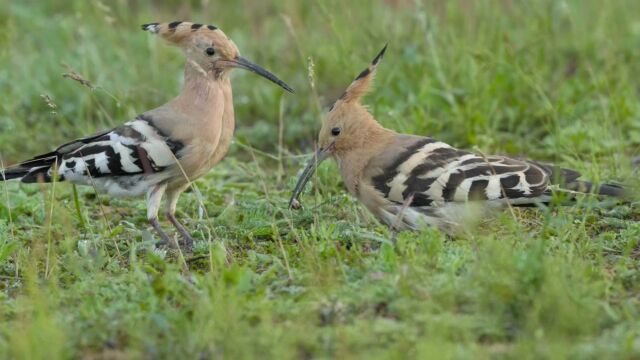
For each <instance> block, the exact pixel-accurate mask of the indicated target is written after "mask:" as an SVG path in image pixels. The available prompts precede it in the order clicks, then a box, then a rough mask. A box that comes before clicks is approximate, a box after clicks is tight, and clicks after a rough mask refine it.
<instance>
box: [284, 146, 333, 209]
mask: <svg viewBox="0 0 640 360" xmlns="http://www.w3.org/2000/svg"><path fill="white" fill-rule="evenodd" d="M333 148H334V144H333V143H332V144H331V145H329V146H328V147H327V148H326V149H318V151H316V153H315V154H314V155H313V157H312V158H311V159H310V160H309V162H308V163H307V166H306V167H305V168H304V170H303V171H302V174H300V177H299V178H298V182H297V183H296V187H295V188H294V189H293V194H291V199H289V209H291V208H292V207H294V203H296V202H297V201H298V196H300V193H301V192H302V190H304V187H305V185H307V183H308V182H309V180H310V179H311V177H312V176H313V173H314V172H315V171H316V169H317V168H318V165H320V163H321V162H323V161H324V160H325V159H326V158H328V157H329V156H331V153H332V152H333Z"/></svg>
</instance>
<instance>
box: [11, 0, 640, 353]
mask: <svg viewBox="0 0 640 360" xmlns="http://www.w3.org/2000/svg"><path fill="white" fill-rule="evenodd" d="M0 12H1V13H3V14H5V15H4V16H3V17H2V21H1V22H0V63H1V64H2V66H1V67H0V91H1V92H2V94H3V100H2V102H1V103H0V159H1V160H2V162H3V163H4V164H10V163H15V162H16V161H19V160H21V159H23V158H26V157H29V156H32V155H36V154H38V153H40V152H44V151H48V150H50V149H51V148H52V147H53V146H55V145H57V144H59V143H62V142H64V141H67V140H70V139H73V138H74V137H78V136H82V135H86V134H88V133H92V132H94V131H97V130H100V129H104V128H108V127H112V126H115V125H118V124H120V123H122V122H124V121H126V120H128V119H130V118H133V117H134V116H135V115H136V114H138V113H140V112H142V111H144V110H146V109H149V108H152V107H154V106H157V105H159V104H161V103H163V102H164V101H166V100H168V99H170V98H171V97H172V96H174V95H175V94H176V93H177V91H178V89H179V86H180V79H181V67H182V65H183V57H182V55H181V54H180V53H179V52H178V51H177V50H176V49H174V48H170V47H168V46H166V45H165V44H164V43H162V41H161V40H160V39H157V38H154V37H152V36H150V35H149V34H146V33H143V32H141V31H140V30H139V25H140V24H142V23H146V22H150V21H171V20H175V19H190V20H193V21H197V22H203V23H213V24H216V25H217V26H219V27H220V28H222V29H224V31H225V32H226V33H227V35H229V37H230V38H232V39H233V40H234V41H235V42H236V43H237V44H238V46H239V48H240V49H242V51H243V55H244V56H246V57H248V58H250V59H252V60H254V61H256V62H257V63H259V64H261V65H263V66H265V67H266V68H268V69H270V70H272V71H273V72H274V73H276V74H277V75H278V76H280V77H281V78H282V79H284V80H285V81H287V82H288V83H289V84H290V85H292V86H293V87H294V88H296V90H297V93H296V94H295V95H288V94H285V93H283V91H282V90H281V89H279V88H277V87H276V86H274V85H273V84H270V83H268V82H266V81H264V80H263V79H260V78H258V77H256V76H254V75H252V74H249V73H241V72H239V71H238V72H237V74H235V76H234V80H233V83H234V93H235V99H234V100H235V109H236V118H237V121H238V127H237V137H236V142H235V143H234V145H233V146H232V149H231V151H230V154H229V155H228V156H227V158H226V159H225V160H224V161H223V162H222V163H221V164H220V165H219V166H217V167H216V168H215V169H214V170H213V171H212V172H211V173H209V174H208V175H207V176H206V177H204V178H202V179H200V180H198V181H197V182H196V185H197V189H198V191H192V192H190V193H187V194H185V195H184V196H183V197H182V199H181V200H180V214H179V215H180V216H181V217H182V218H183V219H184V221H185V223H186V224H187V226H188V228H189V229H191V230H192V231H193V233H194V236H195V237H197V239H199V241H198V242H197V244H196V246H195V250H194V252H193V253H185V254H184V260H183V259H181V258H180V256H179V255H178V254H176V253H175V252H173V251H168V252H167V251H157V250H154V248H153V246H152V243H153V237H154V236H155V235H154V234H153V233H151V232H150V228H149V226H148V225H147V223H146V220H145V211H144V204H143V201H140V200H139V199H138V200H136V199H132V200H117V199H116V200H113V199H107V198H105V197H104V196H95V195H94V194H93V191H92V189H85V188H79V189H78V198H77V199H74V196H73V188H72V187H71V186H70V185H68V184H65V183H59V184H54V185H47V186H38V185H29V186H26V185H21V184H17V183H2V184H0V194H1V198H2V200H1V201H0V358H48V359H51V358H78V357H81V358H171V357H174V356H175V355H178V356H179V357H182V358H194V357H201V358H230V359H234V358H405V357H412V358H427V357H434V358H493V357H501V358H522V357H525V358H594V359H596V358H637V357H640V322H639V321H638V319H639V318H640V296H639V295H638V294H640V265H639V264H640V223H639V222H638V220H639V219H640V205H639V204H638V202H635V203H630V204H622V205H617V206H611V205H610V206H602V204H598V203H594V202H593V201H589V199H585V200H584V201H580V202H579V203H578V204H577V206H575V207H562V208H551V209H529V210H523V211H516V212H515V213H514V214H511V213H509V212H505V213H504V214H502V215H501V216H498V217H496V218H494V219H490V220H489V221H488V222H487V223H486V224H484V225H483V226H482V227H481V228H479V229H478V231H476V232H473V233H470V234H468V235H465V236H461V237H459V238H457V239H448V238H446V237H445V236H444V235H443V234H441V233H439V232H438V231H436V230H426V231H423V232H420V233H410V232H403V233H401V234H399V236H398V241H397V243H396V244H395V245H393V244H391V243H390V241H389V239H390V238H391V234H390V232H389V231H388V230H387V229H386V228H385V227H384V226H382V225H381V224H379V223H378V222H376V221H375V220H374V219H373V218H372V216H371V215H370V214H369V213H367V211H366V210H365V209H364V208H363V207H361V206H360V205H359V204H358V203H357V202H356V201H355V200H354V199H353V198H351V197H349V196H348V195H347V194H346V193H345V190H344V188H343V186H342V184H341V180H340V179H339V177H338V175H337V172H336V167H335V165H334V164H327V165H323V167H322V168H321V169H320V171H319V173H318V176H317V179H316V181H315V186H314V187H313V189H308V190H307V193H305V195H304V198H303V200H304V202H305V203H306V209H305V210H302V211H297V212H289V211H288V210H286V202H287V198H288V196H289V194H290V190H291V189H292V185H293V183H294V178H295V174H296V172H297V170H298V169H299V168H300V166H301V165H302V163H303V162H304V160H305V159H306V158H305V157H302V156H300V155H301V154H305V153H309V152H310V151H311V149H312V147H313V141H314V139H315V138H316V132H317V130H318V129H319V127H320V120H321V118H322V115H323V113H324V112H325V111H326V110H327V108H328V106H329V105H330V104H331V103H332V101H333V100H334V99H335V98H337V97H338V96H339V95H340V93H341V92H342V91H343V90H344V88H345V86H346V85H347V84H348V83H349V82H350V80H351V79H352V78H353V77H354V76H355V75H356V74H358V73H359V71H360V70H362V69H363V68H364V67H365V66H366V64H367V63H368V62H369V61H370V60H371V58H372V57H373V56H374V55H375V54H376V52H377V50H379V49H380V48H381V47H382V46H383V45H384V43H386V42H388V43H389V51H388V52H387V56H386V57H385V59H384V61H383V63H382V64H381V65H380V68H379V74H378V78H377V86H376V89H375V90H374V91H373V92H372V94H371V95H370V96H369V97H368V98H367V100H366V102H367V103H368V104H370V107H371V110H372V111H373V112H374V113H375V114H376V117H377V118H378V119H379V120H380V121H381V122H382V123H383V124H384V125H385V126H388V127H392V128H394V129H396V130H398V131H402V132H409V133H415V134H424V135H431V136H434V137H437V138H439V139H442V140H444V141H447V142H449V143H451V144H453V145H455V146H459V147H463V148H469V149H476V150H480V151H482V152H483V153H508V154H512V155H517V156H527V157H531V158H535V159H539V160H546V161H555V162H557V163H559V164H561V165H563V166H567V167H572V168H575V169H578V170H580V171H582V172H583V173H584V175H585V178H588V179H592V180H595V181H600V180H618V181H624V182H626V183H629V184H636V185H637V175H638V173H637V172H635V173H634V170H633V169H632V165H631V159H632V158H634V157H635V156H637V155H638V153H640V102H639V101H638V94H639V91H640V79H639V78H638V76H637V74H638V73H640V61H638V59H640V21H639V20H638V19H637V16H636V14H638V13H639V12H640V3H638V2H637V1H632V0H621V1H616V2H608V1H604V0H601V1H595V0H588V1H577V0H575V1H569V0H567V1H550V0H549V1H542V0H541V1H515V0H514V1H511V0H504V1H488V0H486V1H473V2H472V1H462V0H460V1H430V2H424V3H423V2H420V1H417V0H416V1H409V0H395V1H394V0H388V1H379V2H370V1H365V0H355V1H349V2H343V1H338V0H316V1H309V2H301V1H295V0H281V1H275V2H271V3H269V2H262V1H237V2H218V1H195V0H194V1H189V2H184V1H164V2H163V5H157V4H156V3H155V2H151V1H136V2H126V1H114V2H100V1H91V2H89V1H80V0H70V1H65V2H53V1H51V2H43V1H23V2H15V1H14V2H2V3H0ZM61 64H68V66H69V67H70V68H71V69H74V70H75V71H77V72H78V73H79V74H82V76H84V78H86V79H88V80H89V81H90V82H91V84H92V85H93V86H95V89H94V90H90V89H89V88H87V87H86V86H82V85H80V84H78V83H77V82H75V81H72V80H69V79H65V78H63V77H62V76H61V74H62V73H66V72H68V71H69V70H68V69H66V68H64V67H62V66H61ZM280 133H282V137H281V140H279V139H280V137H279V134H280ZM76 200H77V204H78V207H77V208H76V206H75V203H76ZM164 226H166V227H167V228H168V224H167V223H164Z"/></svg>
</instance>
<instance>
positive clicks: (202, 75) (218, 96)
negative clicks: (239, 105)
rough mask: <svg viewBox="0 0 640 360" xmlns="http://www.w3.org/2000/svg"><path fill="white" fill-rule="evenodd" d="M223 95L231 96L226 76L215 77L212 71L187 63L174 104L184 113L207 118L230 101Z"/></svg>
mask: <svg viewBox="0 0 640 360" xmlns="http://www.w3.org/2000/svg"><path fill="white" fill-rule="evenodd" d="M223 94H231V83H230V81H229V77H228V76H222V77H216V76H215V74H214V73H213V72H212V71H208V72H207V71H206V70H204V69H203V68H202V67H200V66H199V65H198V64H196V63H194V62H193V61H187V64H186V65H185V68H184V85H183V87H182V91H181V92H180V95H178V97H177V98H175V100H174V103H175V105H177V106H179V107H180V109H182V110H183V111H184V112H186V113H189V114H191V115H197V116H201V117H207V115H209V114H211V113H215V112H217V109H219V108H220V107H222V106H225V107H226V105H227V102H228V101H231V100H230V99H225V98H226V96H223Z"/></svg>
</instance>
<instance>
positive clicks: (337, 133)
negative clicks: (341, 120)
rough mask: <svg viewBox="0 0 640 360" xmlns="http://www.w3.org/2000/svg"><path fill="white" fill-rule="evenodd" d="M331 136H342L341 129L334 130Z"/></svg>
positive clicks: (335, 128)
mask: <svg viewBox="0 0 640 360" xmlns="http://www.w3.org/2000/svg"><path fill="white" fill-rule="evenodd" d="M331 135H333V136H338V135H340V128H339V127H334V128H333V129H331Z"/></svg>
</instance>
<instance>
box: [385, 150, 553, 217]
mask: <svg viewBox="0 0 640 360" xmlns="http://www.w3.org/2000/svg"><path fill="white" fill-rule="evenodd" d="M398 148H400V149H401V151H400V152H398ZM389 150H390V153H395V155H394V156H393V158H390V159H388V160H387V161H384V162H385V164H384V165H382V164H381V166H380V169H379V171H378V175H375V176H373V177H372V182H373V186H374V187H375V188H376V189H377V190H378V191H380V192H381V193H382V194H383V195H384V196H385V197H386V198H387V199H388V200H391V201H392V202H395V203H400V204H402V203H404V202H405V201H406V199H408V198H409V197H413V200H412V201H411V203H410V204H409V205H410V206H412V207H422V206H433V205H437V204H443V203H446V202H466V201H477V200H485V201H504V202H506V201H508V202H510V203H512V204H530V203H535V202H538V201H540V199H541V197H542V196H546V195H548V185H549V174H548V173H547V172H546V171H545V170H544V169H543V168H541V167H540V166H538V165H536V164H533V163H529V162H525V161H520V160H515V159H511V158H507V157H501V156H489V157H484V156H482V155H477V154H473V153H470V152H467V151H462V150H457V149H455V148H452V147H451V146H449V145H447V144H445V143H443V142H439V141H436V140H434V139H431V138H418V137H405V138H402V139H401V141H400V142H399V144H398V146H397V147H396V149H389Z"/></svg>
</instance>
